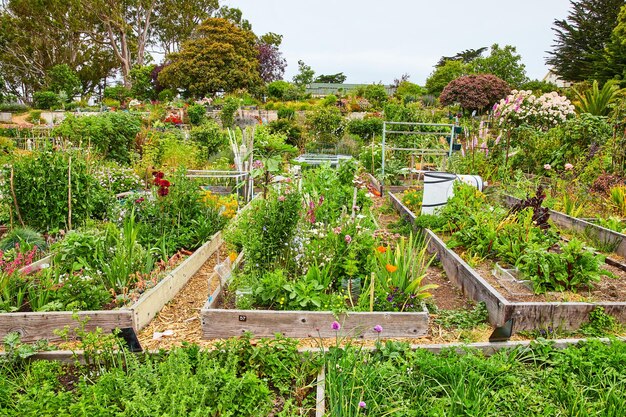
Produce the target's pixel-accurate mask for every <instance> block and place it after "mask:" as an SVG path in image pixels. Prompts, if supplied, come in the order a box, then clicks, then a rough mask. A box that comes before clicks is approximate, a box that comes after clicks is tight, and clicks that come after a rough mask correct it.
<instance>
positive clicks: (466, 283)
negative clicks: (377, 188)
mask: <svg viewBox="0 0 626 417" xmlns="http://www.w3.org/2000/svg"><path fill="white" fill-rule="evenodd" d="M464 189H465V191H464V192H463V193H461V195H460V196H458V197H454V198H453V199H452V200H450V201H449V203H448V205H447V206H446V208H445V209H443V212H442V213H441V216H420V217H416V216H415V215H414V214H413V213H412V212H411V211H410V210H409V209H408V208H407V207H406V206H405V205H404V204H402V202H401V201H400V200H399V199H398V198H397V197H396V196H394V195H392V194H390V195H389V196H390V199H391V201H392V202H393V204H394V205H395V206H396V208H397V209H398V210H399V211H400V212H401V213H403V215H405V216H407V217H408V218H409V219H411V221H413V222H414V223H415V224H416V225H417V226H419V227H431V228H433V229H437V230H438V233H437V234H435V233H433V232H432V231H430V230H426V231H425V233H426V235H427V236H429V237H430V241H429V248H430V250H431V251H432V252H434V253H437V255H438V257H439V259H440V260H441V262H442V264H443V267H444V269H445V270H446V272H447V274H448V276H449V277H450V279H451V280H453V281H454V282H455V283H456V284H457V286H459V287H460V288H461V289H462V290H463V293H464V294H466V295H467V296H468V297H470V298H472V299H473V300H475V301H483V302H485V303H486V305H487V308H488V310H489V317H490V321H491V323H492V324H494V325H495V326H498V327H500V326H504V325H505V324H507V323H508V322H510V321H511V319H513V320H512V331H513V332H517V331H520V330H531V329H548V328H552V329H563V330H573V329H578V328H579V327H580V326H581V325H583V324H584V323H586V322H587V321H588V320H589V317H590V313H591V312H592V311H594V310H596V309H597V308H598V307H602V308H603V309H604V310H603V312H604V313H607V314H609V315H611V316H612V317H614V320H615V319H617V320H618V321H620V322H626V302H624V300H625V299H624V298H623V294H624V293H623V288H624V282H625V281H626V277H624V275H623V272H622V271H621V270H619V269H611V272H613V273H614V274H615V277H614V278H610V277H607V276H606V275H608V274H606V275H605V273H604V272H603V270H604V268H605V265H604V259H603V257H602V256H599V255H595V254H594V253H593V252H590V251H589V250H587V249H585V248H584V245H583V243H582V242H579V241H575V242H574V241H570V242H563V241H560V242H559V239H558V236H557V235H556V234H554V235H550V234H544V233H553V232H549V231H548V232H545V230H544V229H541V228H538V227H536V224H535V225H533V224H532V223H533V222H534V221H536V220H537V218H535V219H534V220H533V217H532V216H533V214H532V213H531V208H527V209H523V210H522V211H521V213H524V214H518V215H517V216H519V217H517V220H513V218H512V217H511V216H509V217H506V211H505V210H501V209H498V208H496V209H495V211H494V209H493V208H490V206H489V205H487V204H486V202H485V201H484V197H481V196H482V194H481V193H478V192H477V191H475V190H471V189H469V188H467V187H465V188H464ZM450 202H452V204H450ZM498 210H500V211H498ZM480 212H482V213H483V214H482V216H483V218H482V220H481V222H478V220H479V219H478V217H480V215H479V214H476V213H480ZM546 212H547V210H546V211H542V212H540V213H546ZM489 218H491V219H492V220H489ZM468 219H469V220H468ZM489 222H491V223H489ZM540 223H541V221H540ZM489 224H492V225H493V226H494V228H493V229H492V230H494V232H489V230H490V229H489ZM524 224H525V226H524ZM446 230H448V231H449V230H452V234H450V232H448V233H445V231H446ZM442 231H443V232H442ZM455 231H456V234H455ZM516 236H526V238H525V239H519V240H518V239H516V238H515V237H516ZM505 238H506V239H507V240H506V241H504V239H505ZM533 239H535V240H536V242H537V243H533ZM550 240H551V241H552V243H550V244H547V246H546V247H545V248H544V247H543V246H542V245H544V244H546V242H547V241H550ZM483 241H484V242H486V244H485V245H484V246H480V245H479V243H480V242H483ZM529 242H530V243H529ZM498 245H500V246H498ZM448 246H453V247H455V249H454V250H452V249H450V248H449V247H448ZM460 255H462V256H463V257H461V256H460ZM560 256H569V258H563V259H560V258H559V257H560ZM464 259H465V260H464ZM466 260H467V262H466ZM524 261H527V262H526V263H525V262H524ZM496 262H497V263H498V264H499V265H503V266H504V268H500V269H498V270H497V271H496V272H497V273H496V274H495V275H494V274H493V273H492V270H493V269H494V268H495V267H496V265H495V264H496ZM546 262H552V263H551V264H550V265H551V266H552V267H553V268H552V269H551V270H549V269H548V268H546V267H545V266H543V265H545V263H546ZM470 263H471V264H472V265H473V267H472V266H470ZM559 265H566V266H565V271H563V270H559V269H558V267H559ZM513 266H516V267H517V268H518V269H519V270H520V271H521V273H519V274H518V273H515V276H513V277H511V276H510V275H508V274H506V270H508V269H512V267H513ZM570 266H571V267H570ZM609 268H611V267H609ZM503 269H504V270H505V271H504V273H503ZM559 271H560V272H559ZM570 272H571V273H570ZM556 274H559V275H556ZM496 275H497V276H498V277H496ZM512 280H515V281H512Z"/></svg>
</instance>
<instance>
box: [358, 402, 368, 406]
mask: <svg viewBox="0 0 626 417" xmlns="http://www.w3.org/2000/svg"><path fill="white" fill-rule="evenodd" d="M365 407H367V404H365V401H359V408H365Z"/></svg>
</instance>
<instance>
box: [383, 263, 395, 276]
mask: <svg viewBox="0 0 626 417" xmlns="http://www.w3.org/2000/svg"><path fill="white" fill-rule="evenodd" d="M385 269H386V270H387V272H389V273H390V274H391V273H393V272H396V271H397V270H398V267H397V266H395V265H391V264H387V265H385Z"/></svg>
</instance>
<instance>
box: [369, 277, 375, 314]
mask: <svg viewBox="0 0 626 417" xmlns="http://www.w3.org/2000/svg"><path fill="white" fill-rule="evenodd" d="M375 279H376V274H375V273H374V272H372V280H371V282H370V313H372V312H373V311H374V280H375Z"/></svg>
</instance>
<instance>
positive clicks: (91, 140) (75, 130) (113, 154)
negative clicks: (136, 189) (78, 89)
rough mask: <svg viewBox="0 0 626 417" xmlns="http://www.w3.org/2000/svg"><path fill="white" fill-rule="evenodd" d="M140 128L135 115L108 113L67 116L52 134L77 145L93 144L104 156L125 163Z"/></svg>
mask: <svg viewBox="0 0 626 417" xmlns="http://www.w3.org/2000/svg"><path fill="white" fill-rule="evenodd" d="M140 129H141V121H140V119H139V118H138V117H137V116H135V115H133V114H131V113H128V112H110V113H104V114H101V115H97V116H80V117H77V116H73V115H69V116H68V117H66V118H65V119H64V120H63V122H62V123H61V124H60V125H58V126H57V127H55V128H54V130H53V135H55V136H59V137H62V138H64V139H67V140H69V141H71V142H72V143H74V144H76V145H81V144H82V146H93V147H94V148H95V149H96V150H97V151H98V152H99V153H100V154H101V155H102V156H103V157H104V158H106V159H110V160H113V161H116V162H119V163H122V164H128V163H130V160H131V153H132V151H133V150H134V145H135V138H136V137H137V134H138V133H139V131H140Z"/></svg>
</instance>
